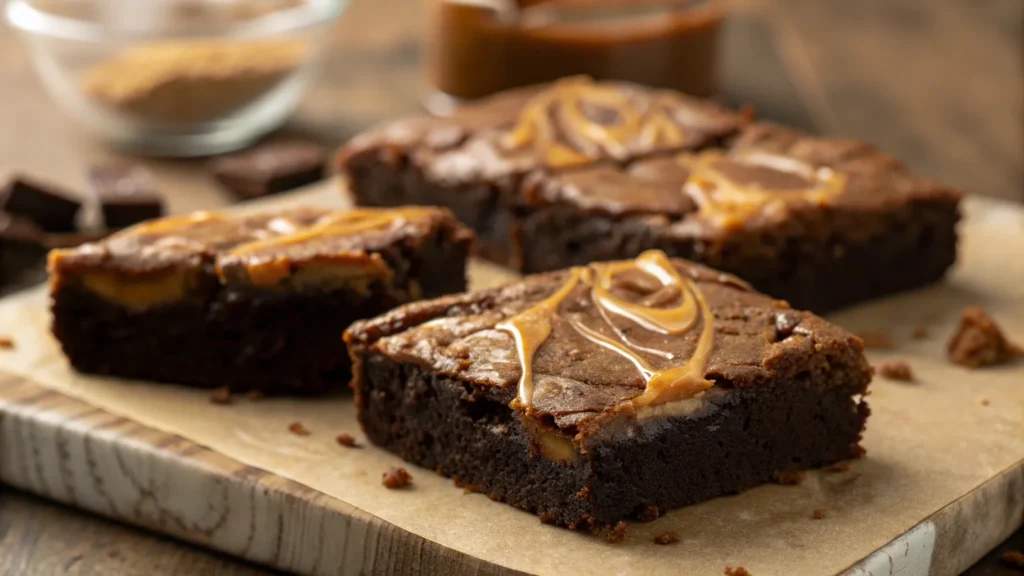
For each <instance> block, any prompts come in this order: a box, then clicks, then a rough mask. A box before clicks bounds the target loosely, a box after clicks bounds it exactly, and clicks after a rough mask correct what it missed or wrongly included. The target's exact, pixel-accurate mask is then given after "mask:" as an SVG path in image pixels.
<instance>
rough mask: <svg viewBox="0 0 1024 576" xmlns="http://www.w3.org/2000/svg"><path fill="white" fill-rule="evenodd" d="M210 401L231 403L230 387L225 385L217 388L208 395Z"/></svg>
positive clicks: (213, 402)
mask: <svg viewBox="0 0 1024 576" xmlns="http://www.w3.org/2000/svg"><path fill="white" fill-rule="evenodd" d="M210 402H211V403H212V404H231V389H230V388H228V387H227V386H225V387H223V388H217V389H216V390H214V391H213V394H211V395H210Z"/></svg>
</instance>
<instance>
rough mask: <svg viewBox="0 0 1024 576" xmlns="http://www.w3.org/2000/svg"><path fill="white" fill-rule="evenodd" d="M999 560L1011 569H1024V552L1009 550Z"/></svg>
mask: <svg viewBox="0 0 1024 576" xmlns="http://www.w3.org/2000/svg"><path fill="white" fill-rule="evenodd" d="M999 559H1000V560H1002V561H1003V564H1006V565H1007V566H1009V567H1011V568H1024V552H1021V551H1020V550H1007V551H1006V552H1003V555H1002V556H1000V557H999Z"/></svg>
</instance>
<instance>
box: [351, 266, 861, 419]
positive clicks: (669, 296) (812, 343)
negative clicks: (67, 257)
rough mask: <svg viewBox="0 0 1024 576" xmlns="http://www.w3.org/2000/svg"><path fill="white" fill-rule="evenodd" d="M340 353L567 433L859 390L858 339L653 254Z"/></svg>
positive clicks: (375, 335) (422, 313) (428, 316)
mask: <svg viewBox="0 0 1024 576" xmlns="http://www.w3.org/2000/svg"><path fill="white" fill-rule="evenodd" d="M346 341H348V342H349V344H350V346H352V347H353V349H362V350H369V351H371V352H373V353H379V354H382V355H385V356H387V357H390V358H393V359H396V360H398V361H402V362H411V363H414V364H416V365H419V366H422V367H425V368H428V369H430V370H433V371H436V372H438V373H440V374H443V375H446V376H450V377H454V378H457V379H458V380H459V381H461V382H464V383H466V384H468V385H470V386H471V387H472V388H473V389H474V390H475V392H474V395H479V396H482V397H486V398H489V399H492V400H495V401H499V402H502V403H506V404H509V405H510V406H511V407H512V408H513V409H514V410H516V411H517V412H519V413H520V414H522V415H523V416H525V417H527V419H529V420H533V421H535V422H537V423H538V425H542V426H548V427H550V426H554V427H555V428H558V429H560V430H561V431H563V432H570V433H575V432H577V431H583V430H584V429H585V428H589V429H591V430H596V429H597V428H599V427H600V426H601V423H602V422H605V421H607V420H608V419H609V418H615V417H616V416H622V415H625V416H627V417H634V418H637V419H645V418H647V417H655V416H660V415H679V414H685V413H689V412H692V411H694V410H697V409H700V408H701V406H702V405H703V401H704V400H706V399H708V398H711V397H713V396H715V395H717V394H721V393H723V392H725V391H728V390H729V389H738V388H762V387H772V386H778V385H786V384H789V383H792V382H793V381H795V380H800V379H806V380H808V381H809V382H810V384H809V385H813V386H822V387H830V386H841V387H847V388H849V390H850V393H851V394H856V393H861V392H863V391H864V388H865V387H866V386H867V383H868V381H869V380H870V368H869V367H868V365H867V362H866V361H865V359H864V356H863V350H862V343H861V342H860V340H859V339H857V338H856V337H855V336H853V335H851V334H849V333H847V332H845V331H844V330H842V329H840V328H838V327H836V326H833V325H831V324H829V323H827V322H826V321H824V320H822V319H821V318H818V317H817V316H814V315H813V314H811V313H808V312H799V311H796V310H793V309H791V308H790V307H789V306H788V305H787V304H786V303H785V302H782V301H778V300H772V299H771V298H769V297H767V296H764V295H762V294H759V293H757V292H754V291H753V290H751V289H750V288H749V287H748V286H747V285H746V284H745V283H743V282H742V281H741V280H739V279H737V278H735V277H733V276H729V275H726V274H721V273H719V272H716V271H714V270H712V269H710V268H706V267H703V266H700V265H697V264H693V263H690V262H686V261H683V260H675V259H671V260H670V259H669V258H668V257H666V256H665V254H664V253H662V252H659V251H649V252H645V253H644V254H642V255H641V256H639V257H638V258H636V259H635V260H628V261H619V262H607V263H598V264H592V265H590V266H586V267H578V268H572V269H568V270H564V271H559V272H554V273H548V274H541V275H536V276H531V277H527V278H526V279H524V280H522V281H520V282H516V283H513V284H510V285H507V286H504V287H501V288H496V289H491V290H484V291H478V292H472V293H469V294H464V295H458V296H452V297H445V298H440V299H437V300H432V301H426V302H420V303H415V304H410V305H407V306H403V307H401V308H398V309H396V310H394V311H392V312H390V313H388V314H385V315H383V316H381V317H378V318H376V319H372V320H367V321H362V322H357V323H356V324H354V325H353V326H352V327H351V328H350V329H349V331H348V332H347V333H346ZM827 374H831V375H832V376H830V377H822V375H827Z"/></svg>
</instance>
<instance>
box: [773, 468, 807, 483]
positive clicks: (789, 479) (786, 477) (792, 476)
mask: <svg viewBox="0 0 1024 576" xmlns="http://www.w3.org/2000/svg"><path fill="white" fill-rule="evenodd" d="M806 476H807V475H806V474H805V473H804V472H803V471H801V470H785V471H783V472H776V473H775V482H776V483H777V484H782V485H783V486H796V485H797V484H800V483H801V482H803V481H804V478H805V477H806Z"/></svg>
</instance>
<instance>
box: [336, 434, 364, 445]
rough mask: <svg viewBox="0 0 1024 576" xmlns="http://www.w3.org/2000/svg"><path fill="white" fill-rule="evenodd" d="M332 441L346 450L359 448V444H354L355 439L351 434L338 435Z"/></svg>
mask: <svg viewBox="0 0 1024 576" xmlns="http://www.w3.org/2000/svg"><path fill="white" fill-rule="evenodd" d="M334 441H335V442H337V443H338V444H340V445H342V446H344V447H346V448H359V444H357V443H356V439H355V438H353V437H352V435H351V434H345V433H341V434H338V435H337V436H336V437H335V438H334Z"/></svg>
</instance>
